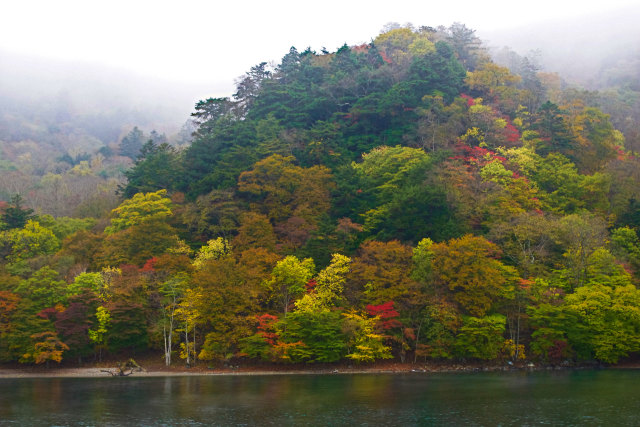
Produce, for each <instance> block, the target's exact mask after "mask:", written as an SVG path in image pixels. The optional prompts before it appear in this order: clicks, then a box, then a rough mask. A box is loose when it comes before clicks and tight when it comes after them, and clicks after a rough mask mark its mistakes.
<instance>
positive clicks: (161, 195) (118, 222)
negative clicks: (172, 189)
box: [105, 189, 173, 234]
mask: <svg viewBox="0 0 640 427" xmlns="http://www.w3.org/2000/svg"><path fill="white" fill-rule="evenodd" d="M166 194H167V190H164V189H163V190H158V191H156V192H154V193H137V194H135V195H134V196H133V197H131V198H130V199H127V200H125V201H124V202H122V203H121V204H120V206H118V207H117V208H115V209H114V210H113V211H112V218H111V226H109V227H107V228H106V229H105V232H106V233H107V234H113V233H115V232H117V231H120V230H124V229H126V228H128V227H131V226H134V225H139V224H142V223H144V222H146V221H151V220H164V219H166V218H168V217H170V216H171V215H173V212H172V210H171V207H172V203H171V199H169V198H168V197H166Z"/></svg>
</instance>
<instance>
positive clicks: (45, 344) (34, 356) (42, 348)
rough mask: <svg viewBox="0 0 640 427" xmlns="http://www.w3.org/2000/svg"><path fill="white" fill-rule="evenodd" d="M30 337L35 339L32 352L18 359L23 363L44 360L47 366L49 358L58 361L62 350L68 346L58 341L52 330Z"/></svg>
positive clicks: (41, 361) (42, 361) (65, 349)
mask: <svg viewBox="0 0 640 427" xmlns="http://www.w3.org/2000/svg"><path fill="white" fill-rule="evenodd" d="M31 338H32V339H33V340H34V341H35V343H34V345H33V352H32V353H27V354H24V355H23V356H22V358H21V359H20V361H21V362H23V363H24V362H27V361H33V362H35V363H36V364H40V363H45V362H46V363H47V366H48V365H49V361H50V360H53V361H54V362H57V363H60V362H61V361H62V355H63V354H64V352H65V351H67V350H69V346H68V345H66V344H65V343H63V342H62V341H60V338H58V337H57V335H56V334H55V333H54V332H42V333H39V334H34V335H32V336H31Z"/></svg>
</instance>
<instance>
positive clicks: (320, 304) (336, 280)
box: [296, 254, 351, 312]
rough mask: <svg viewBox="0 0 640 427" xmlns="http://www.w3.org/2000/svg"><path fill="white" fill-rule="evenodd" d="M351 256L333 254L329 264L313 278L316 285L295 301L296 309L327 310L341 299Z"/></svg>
mask: <svg viewBox="0 0 640 427" xmlns="http://www.w3.org/2000/svg"><path fill="white" fill-rule="evenodd" d="M350 264H351V258H349V257H347V256H344V255H341V254H333V256H332V258H331V264H329V265H328V266H327V267H326V268H324V269H323V270H322V271H320V273H318V275H317V276H316V278H315V283H316V285H315V286H314V287H313V289H311V290H310V291H311V292H307V293H306V294H304V296H303V297H302V298H301V299H299V300H298V301H296V311H298V312H317V311H322V310H329V309H330V308H331V307H333V306H335V305H336V304H338V303H340V302H341V301H342V298H343V297H342V292H343V290H344V285H345V283H346V281H347V273H348V272H349V268H350V267H349V265H350Z"/></svg>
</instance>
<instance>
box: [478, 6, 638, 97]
mask: <svg viewBox="0 0 640 427" xmlns="http://www.w3.org/2000/svg"><path fill="white" fill-rule="evenodd" d="M638 18H640V6H628V7H625V8H621V9H618V10H612V11H602V12H600V13H597V14H592V15H588V16H579V17H573V18H572V17H569V18H563V19H557V18H553V17H550V18H549V19H548V20H546V21H544V22H539V23H535V24H528V25H525V26H522V27H520V28H517V29H508V30H499V31H495V30H490V29H478V31H477V35H478V36H479V37H480V38H481V39H482V40H483V41H484V42H485V44H486V45H487V46H488V47H489V48H490V49H491V50H493V51H494V52H495V51H496V50H498V49H500V48H503V47H504V46H508V47H510V48H511V49H513V50H514V51H516V52H517V53H519V54H520V55H523V56H526V55H531V53H532V52H531V51H537V52H534V56H537V59H538V62H539V64H540V65H541V66H542V68H543V70H544V71H548V72H558V73H559V74H560V75H561V77H563V78H564V79H565V80H567V81H569V82H571V83H576V84H579V85H580V86H583V87H585V88H588V89H600V88H603V87H605V86H607V85H609V84H613V81H612V79H613V78H615V77H616V76H614V75H610V74H608V73H610V72H611V69H613V68H618V69H622V68H628V71H627V72H628V73H630V74H635V77H636V80H637V79H638V78H640V26H639V25H638ZM618 72H621V71H620V70H619V71H618Z"/></svg>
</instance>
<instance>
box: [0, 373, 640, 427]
mask: <svg viewBox="0 0 640 427" xmlns="http://www.w3.org/2000/svg"><path fill="white" fill-rule="evenodd" d="M639 380H640V371H622V370H620V371H616V370H610V371H567V372H560V373H546V372H536V373H525V372H522V373H479V374H438V375H431V374H403V375H324V376H320V375H275V376H202V377H195V376H189V377H164V378H148V377H147V378H143V377H138V378H136V377H127V378H111V377H105V378H95V379H79V378H74V379H72V378H66V379H65V378H62V379H58V378H55V379H3V380H0V424H2V425H5V424H7V425H10V424H15V425H301V424H304V425H309V424H312V425H365V426H366V425H372V426H373V425H375V426H378V425H532V424H541V423H542V424H544V423H546V424H553V425H605V424H606V425H611V424H612V420H615V422H614V424H616V425H639V424H640V416H639V415H638V414H637V408H638V407H640V405H639V404H640V402H639V400H640V398H639V397H638V396H640V393H639V392H640V381H639Z"/></svg>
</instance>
